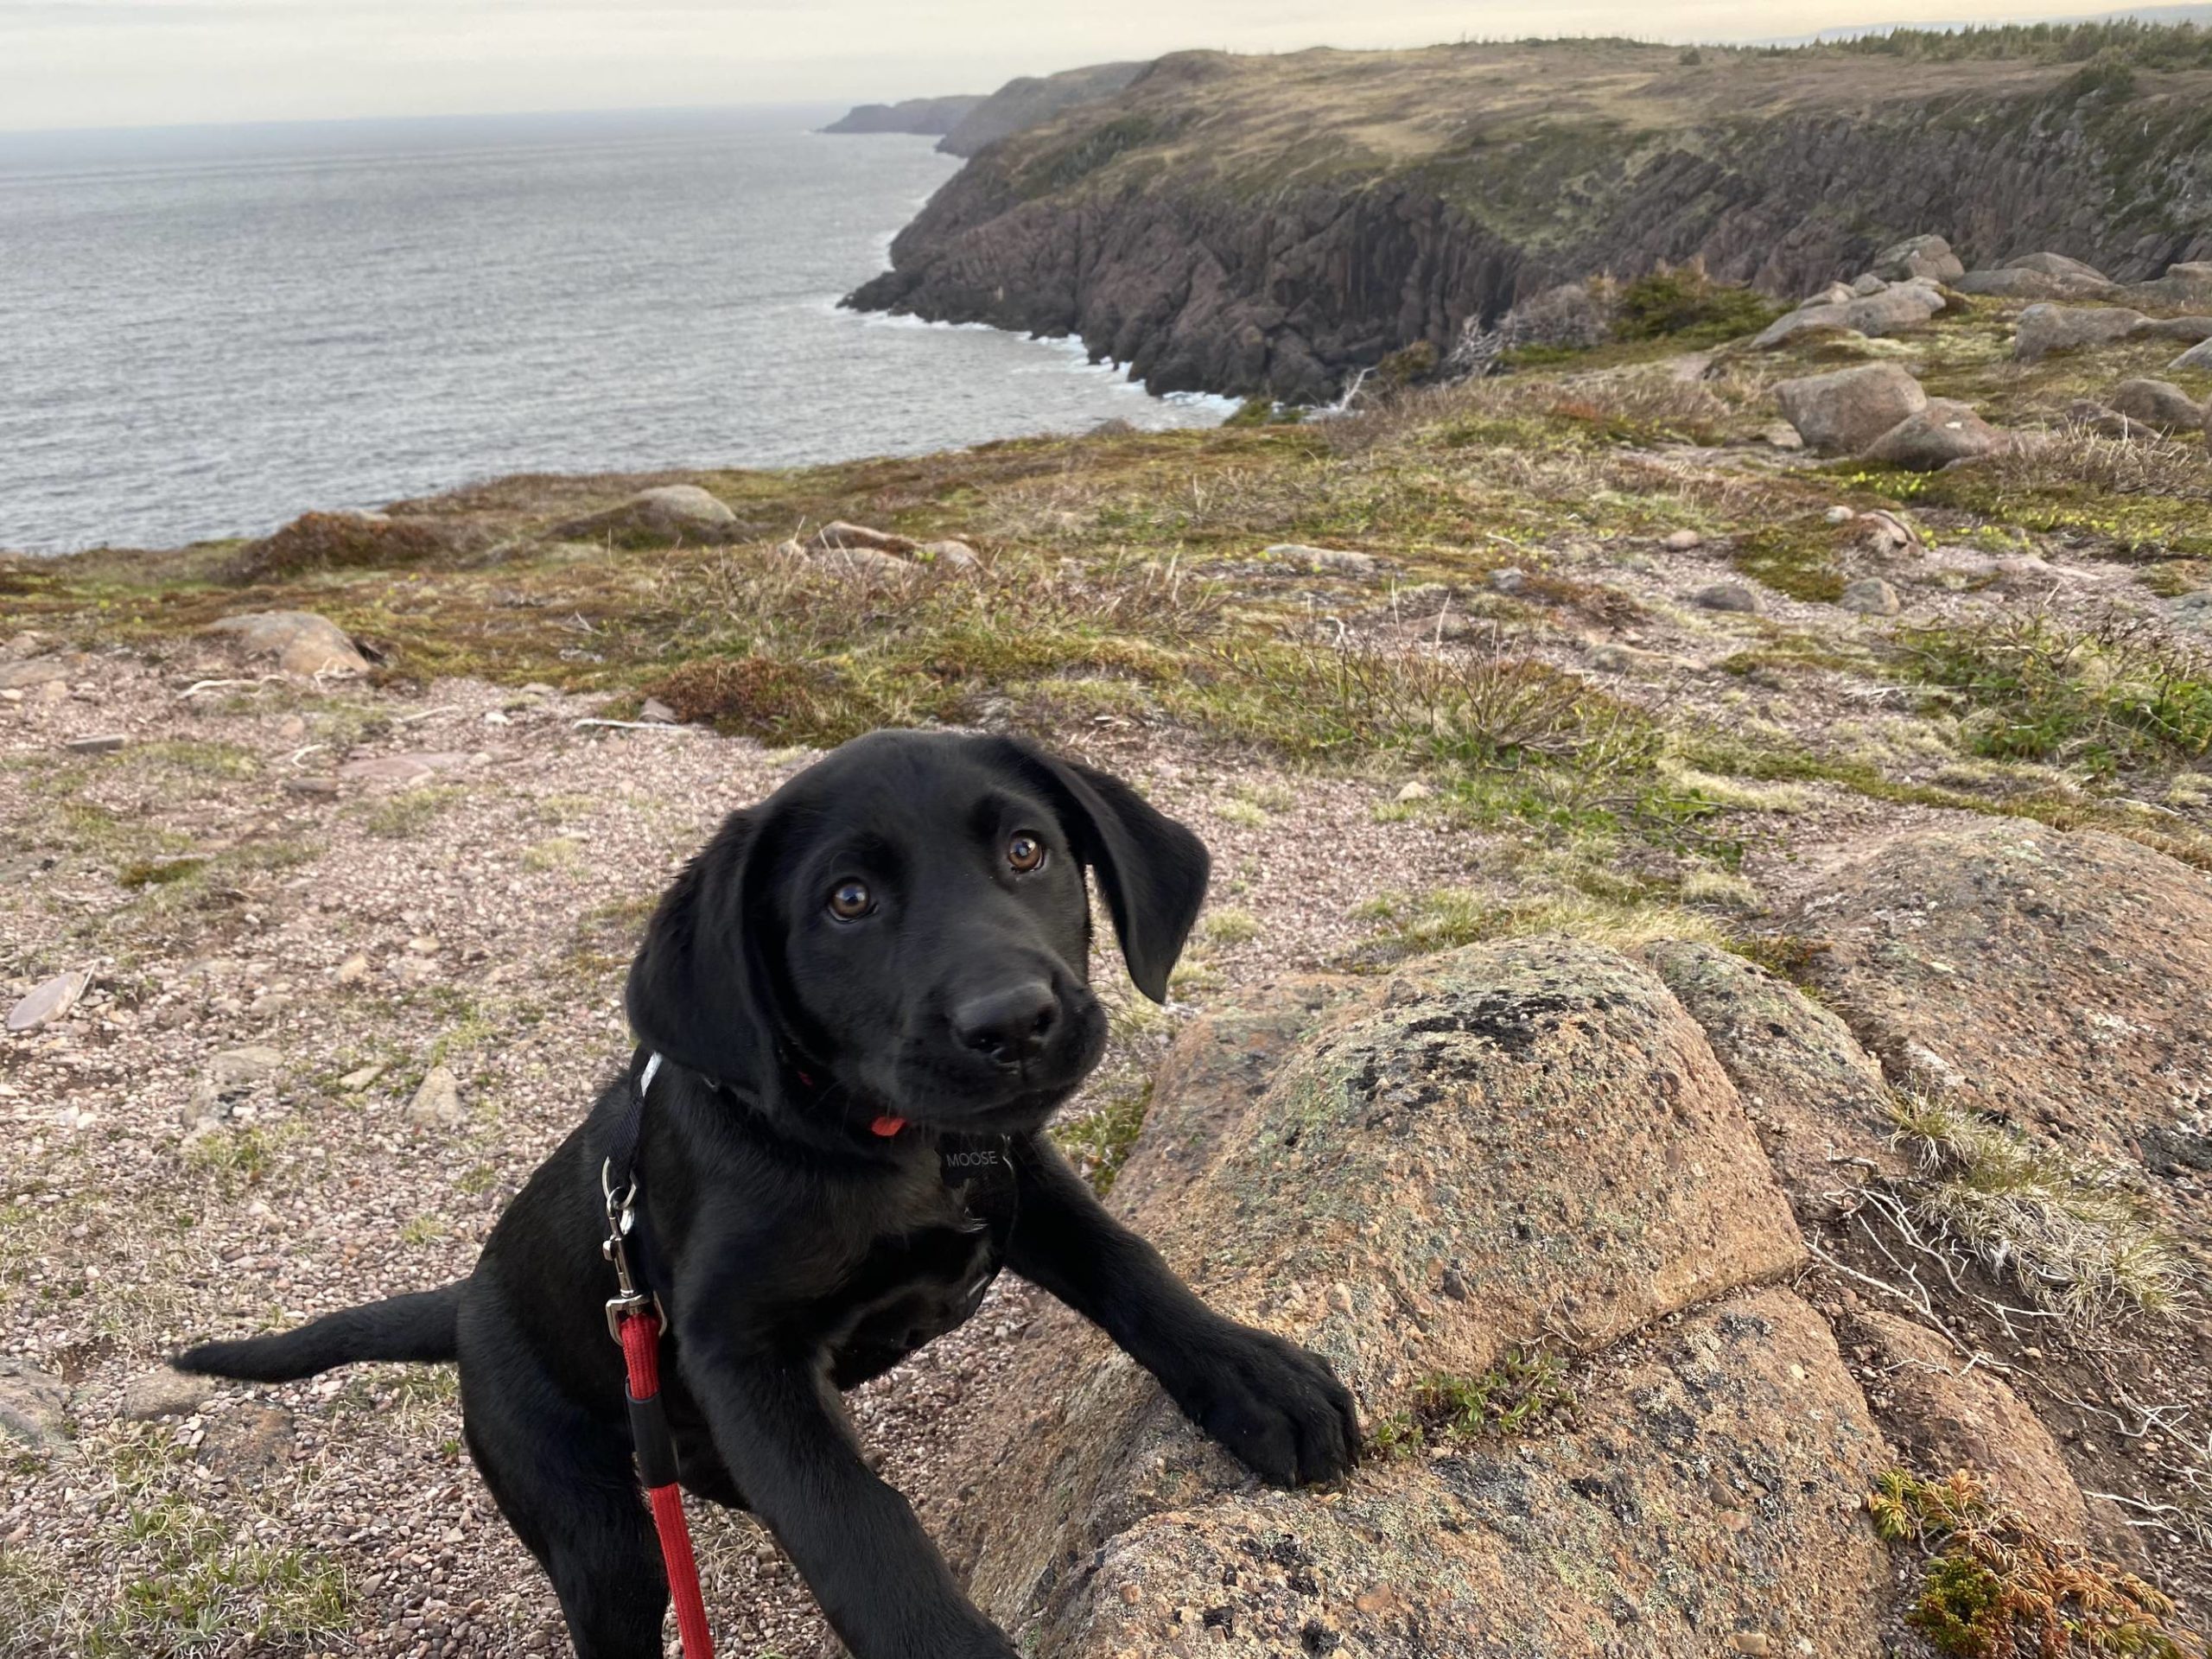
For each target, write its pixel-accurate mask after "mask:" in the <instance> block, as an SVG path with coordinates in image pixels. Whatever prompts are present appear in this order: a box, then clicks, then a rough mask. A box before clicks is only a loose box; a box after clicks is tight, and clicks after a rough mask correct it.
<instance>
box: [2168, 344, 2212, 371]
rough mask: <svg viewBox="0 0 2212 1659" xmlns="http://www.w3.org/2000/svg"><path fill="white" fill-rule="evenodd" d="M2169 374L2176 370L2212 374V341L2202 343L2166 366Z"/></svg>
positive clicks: (2191, 347)
mask: <svg viewBox="0 0 2212 1659" xmlns="http://www.w3.org/2000/svg"><path fill="white" fill-rule="evenodd" d="M2166 368H2167V369H2168V371H2169V372H2171V371H2172V370H2175V369H2182V370H2188V371H2195V372H2198V373H2202V374H2212V340H2202V341H2200V342H2199V343H2198V344H2196V345H2195V346H2190V348H2189V349H2188V350H2187V351H2185V352H2183V353H2182V354H2181V355H2180V356H2179V357H2177V358H2176V359H2174V360H2173V361H2172V362H2171V363H2169V364H2167V365H2166Z"/></svg>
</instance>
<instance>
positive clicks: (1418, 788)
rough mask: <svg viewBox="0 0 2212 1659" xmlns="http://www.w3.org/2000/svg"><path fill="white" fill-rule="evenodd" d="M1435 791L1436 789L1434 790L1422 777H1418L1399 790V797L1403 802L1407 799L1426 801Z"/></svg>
mask: <svg viewBox="0 0 2212 1659" xmlns="http://www.w3.org/2000/svg"><path fill="white" fill-rule="evenodd" d="M1435 793H1436V791H1434V790H1433V789H1431V788H1430V787H1429V786H1428V785H1427V784H1424V783H1423V782H1421V779H1418V778H1416V779H1414V780H1413V781H1412V782H1411V783H1409V784H1408V785H1405V786H1404V787H1403V788H1402V789H1400V790H1399V791H1398V794H1397V798H1398V800H1399V801H1400V802H1406V801H1425V800H1427V798H1429V797H1430V796H1432V795H1433V794H1435Z"/></svg>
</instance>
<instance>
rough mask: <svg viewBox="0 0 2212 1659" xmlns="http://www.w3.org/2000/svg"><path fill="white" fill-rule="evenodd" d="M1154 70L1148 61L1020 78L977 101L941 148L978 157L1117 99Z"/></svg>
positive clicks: (946, 133) (951, 153)
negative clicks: (989, 147) (987, 148)
mask: <svg viewBox="0 0 2212 1659" xmlns="http://www.w3.org/2000/svg"><path fill="white" fill-rule="evenodd" d="M1147 67H1149V65H1148V64H1147V62H1146V61H1145V60H1142V59H1139V60H1135V61H1132V62H1127V63H1094V64H1088V65H1086V66H1084V67H1083V68H1080V69H1063V70H1061V71H1060V73H1058V74H1056V75H1018V76H1016V77H1015V78H1014V79H1012V80H1009V81H1008V82H1007V84H1006V85H1005V86H1001V87H1000V88H999V89H998V91H996V92H993V93H992V94H991V95H990V96H989V97H988V98H981V99H976V103H975V107H974V108H972V109H970V110H969V111H967V112H966V113H965V114H964V115H963V116H962V117H961V118H960V119H959V120H957V121H956V122H954V123H953V124H951V125H950V127H948V128H946V129H944V139H943V141H942V142H940V143H938V149H941V150H943V151H944V153H945V154H946V155H948V156H973V155H974V154H975V153H976V151H977V150H979V149H982V148H983V146H984V145H986V144H995V143H997V142H998V141H999V140H1000V139H1001V138H1007V137H1012V136H1013V135H1014V134H1015V133H1017V132H1027V131H1028V130H1030V129H1031V128H1032V127H1041V126H1043V125H1044V124H1046V122H1047V121H1052V120H1057V119H1058V118H1059V117H1060V116H1062V115H1064V114H1065V113H1066V112H1067V111H1070V110H1071V109H1074V108H1075V107H1076V106H1077V105H1080V104H1088V103H1090V102H1091V101H1092V100H1093V99H1101V98H1111V97H1112V96H1113V95H1114V94H1115V93H1116V92H1120V91H1121V90H1122V88H1123V87H1124V86H1128V84H1129V83H1130V82H1131V81H1133V80H1135V79H1136V78H1137V76H1138V75H1139V74H1141V73H1143V71H1144V70H1145V69H1146V68H1147Z"/></svg>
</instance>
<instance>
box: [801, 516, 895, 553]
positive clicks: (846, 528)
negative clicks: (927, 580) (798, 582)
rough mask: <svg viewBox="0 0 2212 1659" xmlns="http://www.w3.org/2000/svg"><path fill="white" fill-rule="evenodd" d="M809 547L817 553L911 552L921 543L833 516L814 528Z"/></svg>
mask: <svg viewBox="0 0 2212 1659" xmlns="http://www.w3.org/2000/svg"><path fill="white" fill-rule="evenodd" d="M807 545H808V548H809V550H810V551H813V552H816V553H835V552H837V551H840V550H846V551H849V550H852V549H854V548H867V549H868V550H871V551H873V552H876V553H897V554H900V555H902V556H903V555H906V554H911V553H912V552H913V551H915V550H916V549H918V548H919V547H920V546H921V543H919V542H918V541H916V540H915V539H914V538H913V537H911V536H900V535H897V534H894V533H893V532H892V531H887V530H871V529H870V528H869V527H868V525H866V524H847V523H846V522H845V521H844V520H843V519H842V518H833V519H832V520H830V522H829V523H828V524H824V525H823V526H822V528H821V529H819V530H817V531H815V532H814V535H813V536H812V537H811V538H810V540H809V542H808V543H807Z"/></svg>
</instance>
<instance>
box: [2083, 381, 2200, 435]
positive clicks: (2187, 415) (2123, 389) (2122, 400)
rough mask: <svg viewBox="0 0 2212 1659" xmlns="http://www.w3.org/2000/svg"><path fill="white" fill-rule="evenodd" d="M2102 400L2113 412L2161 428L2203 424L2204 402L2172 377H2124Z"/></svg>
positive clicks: (2173, 429) (2169, 429) (2184, 429)
mask: <svg viewBox="0 0 2212 1659" xmlns="http://www.w3.org/2000/svg"><path fill="white" fill-rule="evenodd" d="M2105 403H2106V404H2107V406H2108V407H2109V408H2111V410H2113V413H2115V414H2118V415H2124V416H2126V417H2127V418H2128V419H2129V420H2131V421H2136V422H2139V423H2141V424H2143V425H2145V426H2147V427H2151V428H2152V429H2155V430H2157V431H2160V432H2167V433H2172V432H2194V431H2196V429H2198V428H2199V427H2201V426H2202V425H2203V424H2204V405H2203V404H2200V403H2198V402H2197V401H2196V399H2195V398H2193V397H2190V395H2189V394H2188V393H2187V392H2185V391H2183V390H2182V389H2181V388H2180V387H2179V386H2177V385H2174V384H2173V382H2172V381H2171V380H2123V381H2121V382H2120V384H2119V385H2117V386H2114V387H2113V390H2112V395H2111V396H2110V397H2107V398H2106V399H2105Z"/></svg>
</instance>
